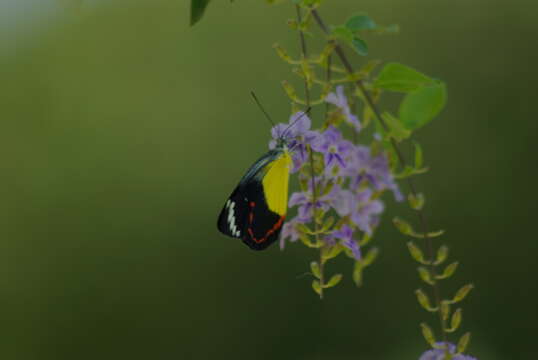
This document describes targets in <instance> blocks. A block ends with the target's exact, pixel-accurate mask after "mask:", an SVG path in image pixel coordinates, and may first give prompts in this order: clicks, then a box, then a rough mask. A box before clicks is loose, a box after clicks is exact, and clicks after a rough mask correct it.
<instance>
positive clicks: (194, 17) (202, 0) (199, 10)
mask: <svg viewBox="0 0 538 360" xmlns="http://www.w3.org/2000/svg"><path fill="white" fill-rule="evenodd" d="M209 1H211V0H191V26H192V25H194V24H196V23H197V22H198V21H200V19H201V18H202V16H204V12H205V9H206V8H207V5H209Z"/></svg>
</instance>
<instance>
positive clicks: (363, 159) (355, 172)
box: [345, 145, 403, 201]
mask: <svg viewBox="0 0 538 360" xmlns="http://www.w3.org/2000/svg"><path fill="white" fill-rule="evenodd" d="M349 163H350V164H351V165H350V166H349V167H348V168H347V169H346V171H345V175H348V176H350V177H352V182H351V187H352V188H358V187H359V186H360V185H361V184H362V183H364V182H366V183H369V184H370V185H372V186H373V187H374V189H376V190H384V189H389V190H392V192H393V193H394V197H395V198H396V200H397V201H402V200H403V195H402V193H401V192H400V189H399V187H398V184H397V183H396V181H395V180H394V176H393V175H392V173H391V171H390V167H389V164H388V159H387V157H386V155H385V154H379V155H377V156H375V157H372V156H371V152H370V148H368V147H366V146H361V145H359V146H356V147H355V150H354V151H353V153H352V155H351V159H350V161H349Z"/></svg>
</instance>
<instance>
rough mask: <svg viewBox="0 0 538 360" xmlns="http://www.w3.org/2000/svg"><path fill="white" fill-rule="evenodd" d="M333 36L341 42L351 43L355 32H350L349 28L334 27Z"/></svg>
mask: <svg viewBox="0 0 538 360" xmlns="http://www.w3.org/2000/svg"><path fill="white" fill-rule="evenodd" d="M332 35H333V36H334V37H335V38H337V39H339V40H343V41H344V42H346V43H351V41H352V40H353V37H354V35H353V32H352V31H351V30H349V29H348V28H347V27H345V26H342V25H340V26H334V27H333V28H332Z"/></svg>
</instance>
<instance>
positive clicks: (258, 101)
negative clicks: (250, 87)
mask: <svg viewBox="0 0 538 360" xmlns="http://www.w3.org/2000/svg"><path fill="white" fill-rule="evenodd" d="M250 95H251V96H252V98H253V99H254V101H255V102H256V104H257V105H258V107H259V108H260V110H261V111H262V113H263V115H265V118H266V119H267V120H269V122H270V123H271V126H275V123H274V122H273V120H272V119H271V117H270V116H269V114H268V113H267V111H265V109H264V108H263V106H262V104H261V103H260V100H258V98H257V97H256V94H254V91H251V92H250Z"/></svg>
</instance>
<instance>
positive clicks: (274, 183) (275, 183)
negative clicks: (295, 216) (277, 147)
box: [262, 151, 291, 216]
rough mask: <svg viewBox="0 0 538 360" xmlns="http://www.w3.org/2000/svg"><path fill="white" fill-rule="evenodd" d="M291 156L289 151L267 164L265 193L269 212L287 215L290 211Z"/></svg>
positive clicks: (264, 180) (263, 181)
mask: <svg viewBox="0 0 538 360" xmlns="http://www.w3.org/2000/svg"><path fill="white" fill-rule="evenodd" d="M290 166H291V156H290V154H289V153H288V152H287V151H284V152H283V153H282V155H281V156H280V157H279V158H277V159H276V160H273V161H272V162H271V163H269V164H267V171H266V172H265V176H264V177H263V180H262V184H263V192H264V195H265V201H266V202H267V206H268V207H269V210H271V211H272V212H275V213H277V214H279V215H280V216H284V215H286V212H287V209H288V183H289V179H290Z"/></svg>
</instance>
